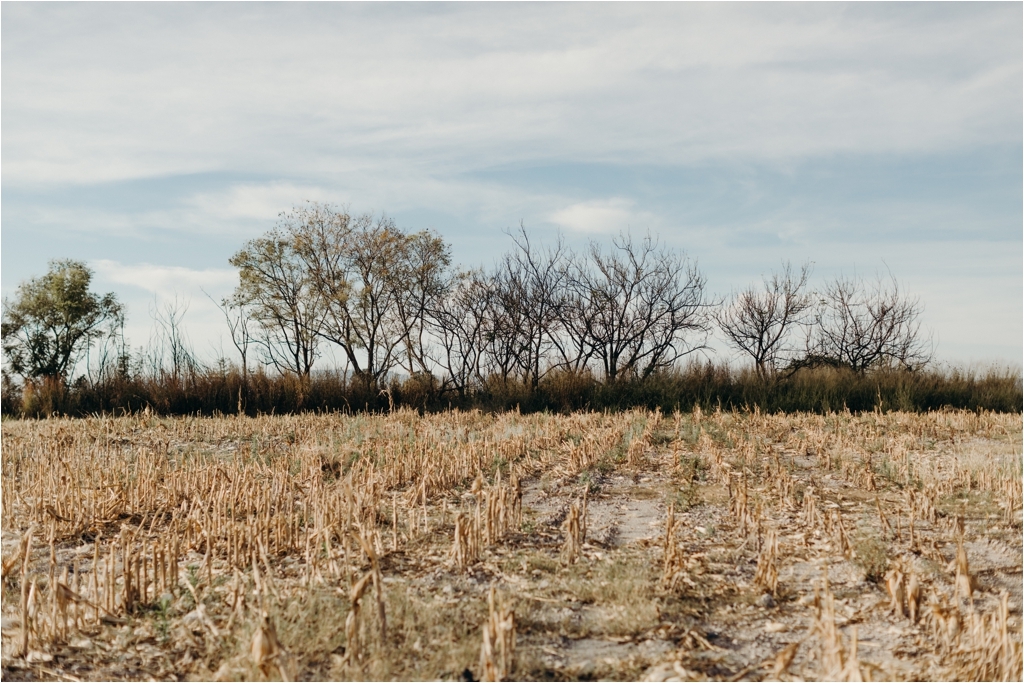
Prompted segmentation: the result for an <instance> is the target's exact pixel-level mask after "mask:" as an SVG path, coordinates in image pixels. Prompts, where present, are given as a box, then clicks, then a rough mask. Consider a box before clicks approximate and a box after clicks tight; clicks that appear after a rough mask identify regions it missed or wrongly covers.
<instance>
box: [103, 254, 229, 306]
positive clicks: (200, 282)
mask: <svg viewBox="0 0 1024 683" xmlns="http://www.w3.org/2000/svg"><path fill="white" fill-rule="evenodd" d="M90 265H92V267H93V269H94V270H95V272H96V275H97V276H98V279H99V280H101V281H106V282H111V283H114V284H118V285H127V286H129V287H136V288H138V289H142V290H145V291H147V292H150V293H152V294H155V295H157V296H160V297H165V296H168V295H170V296H174V295H175V293H182V294H194V293H200V292H201V290H203V289H205V290H206V291H208V292H210V293H211V294H214V293H217V292H222V291H224V290H230V289H231V288H232V287H233V286H234V285H235V284H236V283H237V281H238V272H237V271H236V270H233V269H226V268H208V269H206V270H193V269H191V268H184V267H181V266H155V265H152V264H149V263H137V264H131V265H125V264H122V263H118V262H117V261H110V260H107V259H100V260H97V261H93V262H92V263H91V264H90Z"/></svg>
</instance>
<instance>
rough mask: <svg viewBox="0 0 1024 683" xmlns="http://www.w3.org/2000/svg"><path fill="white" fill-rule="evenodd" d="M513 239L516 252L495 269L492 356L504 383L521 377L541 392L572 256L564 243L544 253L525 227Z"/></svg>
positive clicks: (559, 240) (520, 228)
mask: <svg viewBox="0 0 1024 683" xmlns="http://www.w3.org/2000/svg"><path fill="white" fill-rule="evenodd" d="M508 234H509V236H510V237H512V241H513V243H514V244H515V249H514V250H513V251H512V252H511V253H508V254H505V256H504V257H503V258H502V260H501V261H499V262H498V265H497V267H496V269H495V273H494V277H493V282H494V302H495V306H494V313H495V320H494V325H493V329H492V330H491V339H490V342H491V343H490V349H489V354H488V355H489V356H490V359H491V361H492V362H493V363H494V364H495V366H496V367H497V368H498V370H499V372H500V374H501V376H502V377H503V379H508V377H509V375H510V374H511V373H512V372H516V371H518V373H519V374H520V376H521V378H522V379H523V380H524V381H526V382H528V383H529V384H530V385H531V386H533V387H536V386H537V384H538V383H539V382H540V378H541V377H542V376H543V375H544V374H545V372H546V371H547V370H549V369H550V367H551V365H552V364H550V363H549V362H548V352H549V350H550V349H551V348H552V347H553V346H554V344H555V340H556V338H557V336H558V334H559V330H558V325H559V310H560V308H561V305H562V303H561V298H562V297H563V295H564V290H565V272H566V270H565V265H564V261H565V259H566V257H567V250H566V248H565V245H564V244H563V242H562V240H561V237H559V239H558V241H557V243H556V244H555V246H554V247H552V248H549V249H541V248H539V247H538V246H537V245H535V244H533V243H531V241H530V238H529V235H527V233H526V229H525V228H524V227H523V226H522V225H520V226H519V232H518V233H517V234H513V233H511V232H509V233H508Z"/></svg>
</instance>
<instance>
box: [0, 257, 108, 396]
mask: <svg viewBox="0 0 1024 683" xmlns="http://www.w3.org/2000/svg"><path fill="white" fill-rule="evenodd" d="M91 280H92V271H91V270H89V268H88V267H86V265H85V264H84V263H82V262H81V261H74V260H70V259H67V260H55V261H50V270H49V272H48V273H46V275H43V276H42V277H39V278H33V279H31V280H29V281H28V282H24V283H22V284H21V286H20V287H18V291H17V294H16V295H15V297H14V301H13V302H12V301H8V300H7V299H4V303H3V325H2V328H3V331H2V338H3V351H4V355H5V356H6V357H7V361H8V364H9V367H10V369H11V370H12V371H13V372H15V373H17V374H19V375H21V376H22V377H25V378H42V379H46V380H49V381H59V382H60V383H61V384H66V383H67V381H68V379H69V378H68V375H69V374H70V373H71V372H72V371H73V370H74V367H75V364H76V363H77V362H78V361H79V360H80V359H81V357H82V355H83V354H84V353H85V351H86V350H87V349H88V348H89V345H90V344H92V343H93V341H95V340H97V339H99V338H101V337H103V336H104V335H107V334H110V333H112V332H113V331H114V330H115V329H116V328H117V327H118V326H120V325H121V324H122V323H123V321H124V307H123V306H122V305H121V303H120V302H118V300H117V297H116V296H115V295H114V294H113V293H108V294H105V295H103V296H102V297H101V296H98V295H96V294H93V293H92V292H90V291H89V283H90V282H91Z"/></svg>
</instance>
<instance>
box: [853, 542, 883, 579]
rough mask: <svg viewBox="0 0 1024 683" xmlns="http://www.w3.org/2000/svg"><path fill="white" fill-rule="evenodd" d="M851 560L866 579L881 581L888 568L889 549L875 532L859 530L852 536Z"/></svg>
mask: <svg viewBox="0 0 1024 683" xmlns="http://www.w3.org/2000/svg"><path fill="white" fill-rule="evenodd" d="M853 561H854V562H855V563H856V564H857V566H858V567H860V568H861V569H863V570H864V575H865V577H866V578H867V580H868V581H875V582H878V581H881V580H882V578H883V577H884V576H885V572H886V570H887V569H888V568H889V549H888V547H887V546H886V544H885V541H883V540H882V539H881V537H879V536H878V535H877V534H875V533H872V532H869V531H861V532H859V533H857V534H856V535H855V536H854V538H853Z"/></svg>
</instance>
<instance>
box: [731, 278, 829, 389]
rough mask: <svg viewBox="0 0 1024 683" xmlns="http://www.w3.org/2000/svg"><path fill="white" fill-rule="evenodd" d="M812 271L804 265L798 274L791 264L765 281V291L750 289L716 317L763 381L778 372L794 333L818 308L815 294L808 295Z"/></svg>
mask: <svg viewBox="0 0 1024 683" xmlns="http://www.w3.org/2000/svg"><path fill="white" fill-rule="evenodd" d="M810 271H811V267H810V264H804V265H803V266H802V267H801V268H800V272H799V273H794V272H793V268H792V266H791V265H790V263H789V262H788V261H787V262H786V263H784V264H783V266H782V272H781V273H772V277H771V279H770V280H769V279H765V280H764V281H763V284H764V287H763V288H757V287H755V286H753V285H752V286H750V287H748V288H747V289H745V290H744V291H742V292H740V293H739V294H736V295H735V296H733V297H732V300H731V301H730V302H729V303H728V304H727V305H726V306H724V307H723V308H721V309H719V311H718V312H717V313H716V314H715V320H716V322H717V323H718V327H719V328H720V329H721V330H722V332H723V333H724V334H725V336H726V339H727V340H728V342H729V343H730V344H731V345H732V346H734V347H735V348H737V349H739V350H740V351H742V352H743V353H746V354H748V355H749V356H750V357H751V358H752V359H753V360H754V367H755V368H756V370H757V374H758V375H760V376H761V377H767V376H768V375H769V374H770V373H772V372H774V371H775V370H776V369H777V366H778V362H779V361H780V360H781V359H782V358H783V357H784V356H786V355H787V354H788V352H789V350H790V348H789V346H787V342H788V339H789V336H790V333H791V332H792V330H793V328H794V327H795V326H798V325H801V324H803V323H804V322H806V316H807V313H808V311H810V309H811V307H812V306H813V305H814V296H813V294H811V293H809V292H807V291H806V288H807V278H808V277H809V276H810Z"/></svg>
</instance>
